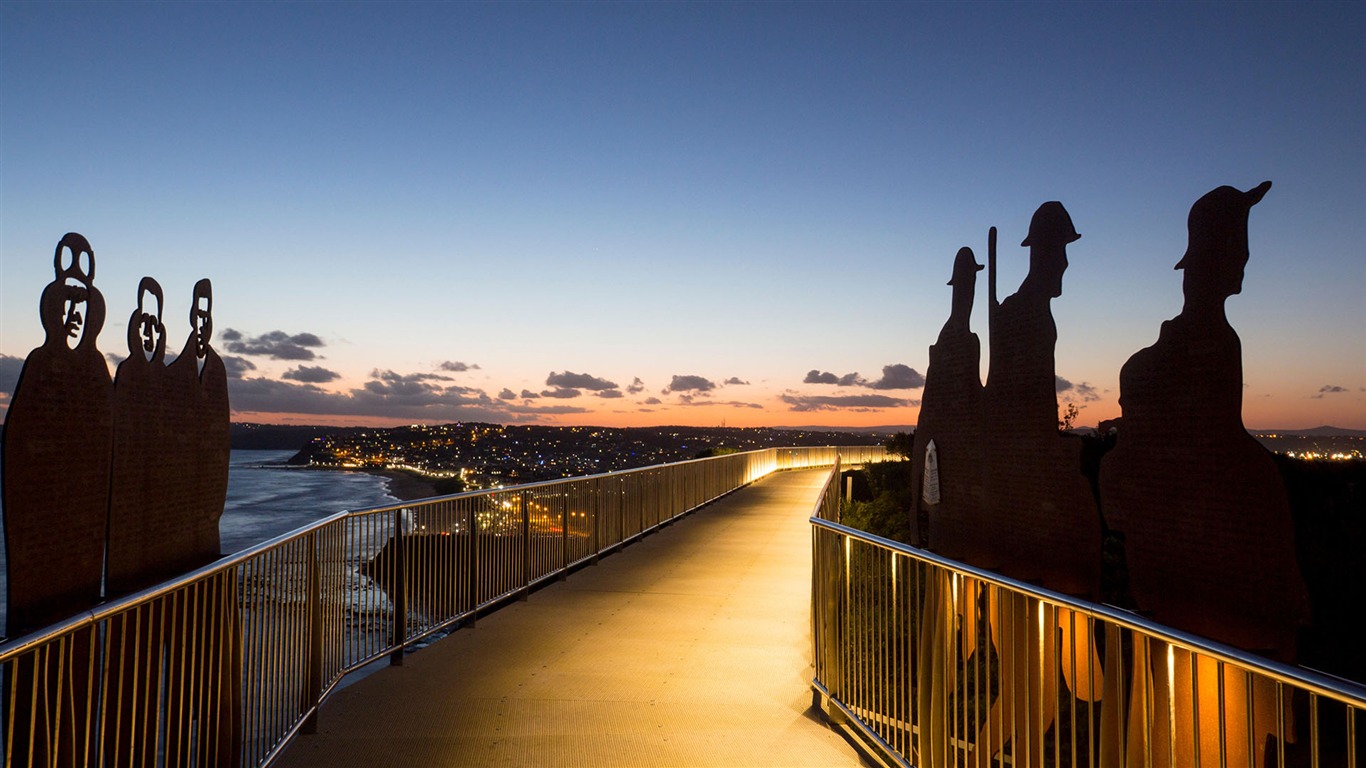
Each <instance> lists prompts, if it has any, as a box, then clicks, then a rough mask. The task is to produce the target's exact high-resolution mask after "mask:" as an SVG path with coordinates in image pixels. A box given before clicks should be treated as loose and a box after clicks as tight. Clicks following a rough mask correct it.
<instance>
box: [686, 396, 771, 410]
mask: <svg viewBox="0 0 1366 768" xmlns="http://www.w3.org/2000/svg"><path fill="white" fill-rule="evenodd" d="M679 405H706V406H714V405H719V406H723V407H730V408H758V409H762V408H763V406H762V405H760V404H758V403H746V402H742V401H739V400H693V399H692V398H691V397H689V396H687V395H683V396H682V397H680V398H679Z"/></svg>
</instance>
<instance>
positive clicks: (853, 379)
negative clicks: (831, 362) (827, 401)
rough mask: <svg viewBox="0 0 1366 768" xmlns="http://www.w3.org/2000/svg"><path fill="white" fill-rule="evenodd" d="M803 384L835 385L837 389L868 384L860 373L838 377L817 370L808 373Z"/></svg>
mask: <svg viewBox="0 0 1366 768" xmlns="http://www.w3.org/2000/svg"><path fill="white" fill-rule="evenodd" d="M802 383H803V384H834V385H835V386H837V387H862V386H866V385H867V384H868V382H867V381H866V380H864V378H863V377H862V376H860V375H858V372H857V371H855V372H854V373H846V374H844V375H843V376H836V375H835V374H833V373H831V372H830V371H821V370H818V369H816V368H812V369H811V370H809V371H807V372H806V378H804V379H802Z"/></svg>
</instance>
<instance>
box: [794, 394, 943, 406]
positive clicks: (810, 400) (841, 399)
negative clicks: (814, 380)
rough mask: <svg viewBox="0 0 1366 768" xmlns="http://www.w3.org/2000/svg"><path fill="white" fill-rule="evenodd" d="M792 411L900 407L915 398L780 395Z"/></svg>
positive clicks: (912, 402) (914, 402) (913, 402)
mask: <svg viewBox="0 0 1366 768" xmlns="http://www.w3.org/2000/svg"><path fill="white" fill-rule="evenodd" d="M779 399H781V400H782V401H783V402H784V403H787V405H788V410H792V411H835V410H855V411H871V410H879V409H882V408H901V407H903V406H907V405H916V404H917V403H918V401H916V400H902V399H900V398H896V397H891V396H889V395H799V394H796V393H792V392H789V393H786V394H783V395H781V396H780V398H779Z"/></svg>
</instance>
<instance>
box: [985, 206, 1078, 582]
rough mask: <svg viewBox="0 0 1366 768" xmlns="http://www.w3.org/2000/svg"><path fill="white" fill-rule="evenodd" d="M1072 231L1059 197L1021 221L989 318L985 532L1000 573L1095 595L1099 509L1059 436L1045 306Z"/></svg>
mask: <svg viewBox="0 0 1366 768" xmlns="http://www.w3.org/2000/svg"><path fill="white" fill-rule="evenodd" d="M1080 237H1081V235H1079V234H1077V231H1076V229H1074V228H1073V226H1072V218H1071V216H1069V215H1068V213H1067V209H1065V208H1063V206H1062V203H1058V202H1047V203H1044V204H1043V205H1041V206H1039V208H1038V210H1037V211H1035V212H1034V217H1033V219H1032V220H1031V221H1030V223H1029V236H1028V237H1026V238H1025V239H1024V242H1022V243H1020V245H1021V246H1027V247H1028V248H1029V274H1028V275H1027V276H1026V277H1025V279H1024V282H1023V283H1022V284H1021V285H1020V288H1019V290H1018V291H1016V293H1015V294H1014V295H1012V296H1010V297H1008V298H1006V300H1005V301H1003V302H1001V304H1000V306H998V307H992V311H991V316H990V326H991V328H990V330H991V353H990V359H991V365H990V369H989V371H988V374H987V383H986V387H985V388H984V391H983V402H984V404H985V409H984V411H985V418H984V423H983V430H984V432H985V433H986V434H987V435H989V439H988V440H987V441H986V459H987V460H986V472H987V483H986V485H987V494H986V496H987V503H988V505H989V507H990V509H991V520H992V524H991V525H990V526H988V527H987V529H986V531H985V534H986V536H987V538H988V547H989V549H990V551H991V557H992V560H993V561H994V565H995V566H996V567H997V568H998V569H999V570H1000V571H1001V572H1002V573H1004V574H1006V575H1007V576H1011V577H1014V578H1018V579H1025V580H1029V581H1034V582H1037V583H1039V584H1042V585H1043V586H1046V587H1048V588H1050V589H1054V590H1057V591H1059V592H1064V593H1067V594H1070V595H1076V596H1081V597H1086V598H1094V597H1095V596H1096V595H1097V594H1098V592H1099V587H1100V515H1099V513H1098V512H1097V510H1096V502H1095V497H1094V496H1093V495H1092V493H1091V486H1090V483H1089V482H1087V480H1086V478H1085V476H1083V475H1082V473H1081V442H1080V441H1079V440H1077V439H1075V438H1072V437H1070V436H1066V435H1061V434H1059V433H1058V396H1057V376H1056V374H1055V368H1054V358H1053V349H1054V346H1055V345H1056V343H1057V340H1058V330H1057V326H1056V325H1054V323H1053V313H1052V310H1051V309H1050V303H1051V302H1052V300H1053V299H1055V298H1057V297H1058V296H1061V295H1062V276H1063V272H1064V271H1065V270H1066V269H1067V245H1068V244H1069V243H1072V242H1075V241H1076V240H1077V239H1078V238H1080Z"/></svg>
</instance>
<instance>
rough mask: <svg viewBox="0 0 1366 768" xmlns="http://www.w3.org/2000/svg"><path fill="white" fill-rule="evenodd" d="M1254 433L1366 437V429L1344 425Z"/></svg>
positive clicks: (1261, 430) (1256, 432) (1257, 430)
mask: <svg viewBox="0 0 1366 768" xmlns="http://www.w3.org/2000/svg"><path fill="white" fill-rule="evenodd" d="M1248 431H1249V432H1251V433H1253V434H1254V435H1290V436H1292V437H1366V429H1343V428H1342V427H1329V426H1322V427H1314V428H1313V429H1252V430H1248Z"/></svg>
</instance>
